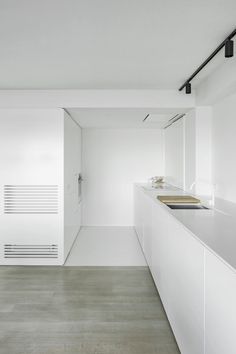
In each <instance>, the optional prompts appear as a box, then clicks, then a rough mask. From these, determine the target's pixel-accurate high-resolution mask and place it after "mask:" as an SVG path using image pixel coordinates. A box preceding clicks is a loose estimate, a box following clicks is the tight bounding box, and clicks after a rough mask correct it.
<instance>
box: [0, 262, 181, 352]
mask: <svg viewBox="0 0 236 354" xmlns="http://www.w3.org/2000/svg"><path fill="white" fill-rule="evenodd" d="M0 353H1V354H29V353H30V354H62V353H63V354H64V353H70V354H75V353H79V354H174V353H179V351H178V348H177V346H176V343H175V339H174V337H173V334H172V331H171V329H170V326H169V323H168V321H167V319H166V315H165V312H164V310H163V307H162V305H161V302H160V299H159V296H158V293H157V291H156V288H155V286H154V283H153V281H152V277H151V275H150V273H149V270H148V268H147V267H0Z"/></svg>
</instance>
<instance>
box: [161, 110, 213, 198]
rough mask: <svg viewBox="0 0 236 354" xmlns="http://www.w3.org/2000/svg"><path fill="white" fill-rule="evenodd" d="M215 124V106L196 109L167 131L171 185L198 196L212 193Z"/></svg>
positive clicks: (166, 160)
mask: <svg viewBox="0 0 236 354" xmlns="http://www.w3.org/2000/svg"><path fill="white" fill-rule="evenodd" d="M211 124H212V109H211V107H208V106H206V107H196V108H195V109H194V110H191V111H189V112H188V113H187V114H186V116H185V117H184V118H183V119H180V120H179V121H177V122H175V123H173V124H172V125H171V126H170V127H168V128H167V129H165V174H166V180H167V182H169V183H170V184H173V185H175V186H177V187H179V188H183V189H185V190H186V191H188V192H191V193H195V192H196V194H198V195H202V196H209V195H210V194H211V191H212V187H211V185H210V183H211V179H212V175H211V163H212V162H211V129H212V126H211ZM194 182H196V186H194V187H193V188H191V186H192V184H193V183H194Z"/></svg>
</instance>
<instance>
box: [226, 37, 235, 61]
mask: <svg viewBox="0 0 236 354" xmlns="http://www.w3.org/2000/svg"><path fill="white" fill-rule="evenodd" d="M233 56H234V41H233V40H232V39H227V41H226V42H225V58H232V57H233Z"/></svg>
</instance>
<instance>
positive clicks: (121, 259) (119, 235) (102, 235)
mask: <svg viewBox="0 0 236 354" xmlns="http://www.w3.org/2000/svg"><path fill="white" fill-rule="evenodd" d="M65 265H66V266H145V265H146V261H145V258H144V256H143V253H142V250H141V247H140V245H139V242H138V239H137V236H136V233H135V231H134V228H132V227H83V228H82V229H81V231H80V232H79V235H78V237H77V239H76V241H75V243H74V246H73V248H72V250H71V252H70V254H69V257H68V258H67V261H66V263H65Z"/></svg>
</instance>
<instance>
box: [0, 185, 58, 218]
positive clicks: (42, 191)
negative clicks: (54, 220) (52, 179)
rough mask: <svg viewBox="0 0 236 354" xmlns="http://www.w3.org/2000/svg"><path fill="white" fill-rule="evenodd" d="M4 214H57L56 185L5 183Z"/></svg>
mask: <svg viewBox="0 0 236 354" xmlns="http://www.w3.org/2000/svg"><path fill="white" fill-rule="evenodd" d="M4 213H5V214H57V213H58V186H57V185H5V186H4Z"/></svg>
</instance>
